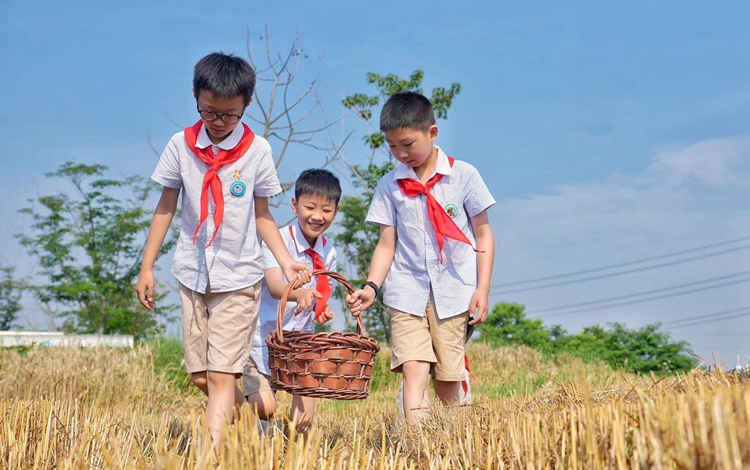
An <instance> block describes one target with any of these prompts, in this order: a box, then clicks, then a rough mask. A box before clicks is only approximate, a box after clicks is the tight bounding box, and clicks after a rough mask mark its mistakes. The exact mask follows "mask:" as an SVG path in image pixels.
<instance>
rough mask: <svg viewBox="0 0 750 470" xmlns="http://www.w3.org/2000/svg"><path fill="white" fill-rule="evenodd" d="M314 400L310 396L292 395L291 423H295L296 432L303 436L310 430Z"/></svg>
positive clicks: (313, 415)
mask: <svg viewBox="0 0 750 470" xmlns="http://www.w3.org/2000/svg"><path fill="white" fill-rule="evenodd" d="M315 401H316V400H315V398H312V397H301V396H299V395H294V396H293V397H292V423H294V424H295V426H296V429H297V432H298V433H300V434H303V435H305V436H307V433H308V431H310V428H311V427H312V422H313V418H314V417H315Z"/></svg>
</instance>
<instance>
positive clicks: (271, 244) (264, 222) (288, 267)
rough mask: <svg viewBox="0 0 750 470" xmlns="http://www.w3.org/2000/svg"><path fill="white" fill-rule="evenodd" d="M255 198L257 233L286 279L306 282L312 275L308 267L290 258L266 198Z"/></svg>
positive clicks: (300, 283) (299, 283)
mask: <svg viewBox="0 0 750 470" xmlns="http://www.w3.org/2000/svg"><path fill="white" fill-rule="evenodd" d="M253 197H254V198H255V226H256V229H257V230H258V235H260V238H261V239H262V240H263V241H264V242H265V243H266V246H268V249H269V250H271V253H273V257H274V258H276V261H278V262H279V266H280V267H281V270H282V272H283V273H284V276H286V278H287V279H289V280H290V282H291V279H299V282H298V286H301V285H303V284H307V283H308V282H310V279H311V277H312V271H311V270H310V267H309V266H307V265H306V264H304V263H299V262H297V261H294V259H292V255H290V254H289V250H288V249H287V248H286V245H284V240H282V239H281V234H280V233H279V227H278V226H277V225H276V221H275V220H274V218H273V215H271V211H270V210H269V209H268V198H267V197H263V196H253Z"/></svg>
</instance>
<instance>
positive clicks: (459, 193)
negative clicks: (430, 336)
mask: <svg viewBox="0 0 750 470" xmlns="http://www.w3.org/2000/svg"><path fill="white" fill-rule="evenodd" d="M436 148H437V150H438V157H437V162H436V165H435V173H440V174H442V175H444V176H443V177H442V179H440V181H438V182H437V183H436V184H435V186H434V187H433V188H432V191H431V192H432V195H433V196H434V197H435V199H436V200H437V201H438V202H439V203H440V205H441V206H442V207H443V210H445V211H446V213H448V214H449V215H451V216H452V218H453V221H454V222H455V223H456V225H457V226H458V228H460V229H461V231H462V232H463V233H464V234H465V235H466V237H467V238H468V239H469V240H470V241H471V243H472V245H473V246H476V239H475V238H474V232H473V230H472V228H471V221H470V220H469V218H470V217H474V216H476V215H477V214H479V213H481V212H482V211H484V210H487V209H488V208H489V207H491V206H492V205H493V204H495V199H493V197H492V195H491V194H490V192H489V190H488V189H487V185H485V183H484V181H483V180H482V177H481V176H480V175H479V172H478V171H477V169H476V168H474V167H473V166H472V165H470V164H468V163H466V162H462V161H459V160H455V162H454V164H453V167H451V166H450V163H449V161H448V157H447V156H446V155H445V153H444V152H443V151H442V150H441V149H440V148H439V147H437V146H436ZM402 178H411V179H415V180H417V181H419V178H417V175H416V173H415V172H414V169H413V168H410V167H408V166H406V165H404V164H403V163H399V164H398V166H397V167H396V169H394V170H392V171H391V172H389V173H387V174H386V175H385V176H383V178H381V180H380V181H379V182H378V186H377V188H376V189H375V194H374V195H373V198H372V203H371V204H370V209H369V211H368V213H367V222H370V223H374V224H378V225H386V226H393V227H396V234H397V240H396V253H395V256H394V258H393V263H392V264H391V269H390V270H389V271H388V276H387V277H386V279H385V282H384V283H383V301H384V303H385V304H386V305H388V306H389V307H392V308H394V309H396V310H400V311H403V312H407V313H411V314H413V315H417V316H424V314H425V309H426V307H427V301H428V299H429V296H430V286H432V288H433V292H434V295H435V308H436V310H437V315H438V318H441V319H442V318H450V317H453V316H456V315H460V314H462V313H463V312H466V311H467V310H468V309H469V302H470V301H471V296H472V294H473V293H474V291H475V290H476V286H477V256H476V253H474V249H473V248H472V247H471V246H469V245H467V244H466V243H463V242H459V241H456V240H453V239H451V238H447V237H446V238H445V241H444V243H443V263H441V262H440V254H439V253H438V244H437V239H436V237H435V230H434V229H433V226H432V223H431V222H430V219H429V216H428V215H427V203H426V201H425V199H426V196H424V195H420V196H417V197H408V196H406V195H404V194H403V193H402V192H401V189H400V188H399V186H398V180H399V179H402Z"/></svg>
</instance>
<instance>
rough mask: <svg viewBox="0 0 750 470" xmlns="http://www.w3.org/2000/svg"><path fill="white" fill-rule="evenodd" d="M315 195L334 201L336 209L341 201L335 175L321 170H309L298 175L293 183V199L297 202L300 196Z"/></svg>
mask: <svg viewBox="0 0 750 470" xmlns="http://www.w3.org/2000/svg"><path fill="white" fill-rule="evenodd" d="M305 195H308V196H310V195H317V196H323V197H324V198H327V199H330V200H331V201H336V207H338V205H339V200H341V183H339V179H338V178H336V175H334V174H333V173H331V172H330V171H328V170H324V169H323V168H310V169H309V170H305V171H303V172H302V173H300V175H299V178H297V182H296V183H294V197H295V199H297V201H299V198H300V196H305Z"/></svg>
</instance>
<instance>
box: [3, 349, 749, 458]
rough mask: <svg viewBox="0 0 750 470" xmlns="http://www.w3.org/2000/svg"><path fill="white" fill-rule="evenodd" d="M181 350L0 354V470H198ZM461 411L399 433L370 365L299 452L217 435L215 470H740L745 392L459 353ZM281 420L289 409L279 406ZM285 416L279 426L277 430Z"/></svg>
mask: <svg viewBox="0 0 750 470" xmlns="http://www.w3.org/2000/svg"><path fill="white" fill-rule="evenodd" d="M179 357H180V345H179V343H177V342H166V343H159V344H151V345H144V346H139V347H137V348H135V349H132V350H126V349H104V348H101V349H89V350H86V349H77V348H43V347H42V348H33V349H30V350H21V351H18V350H3V351H2V352H0V468H3V469H79V468H80V469H84V468H85V469H89V468H106V469H125V468H153V469H204V468H216V465H217V464H216V461H214V460H213V458H212V455H211V454H210V453H209V452H208V451H204V450H205V449H208V446H205V445H202V443H203V442H204V438H205V436H206V434H207V430H205V429H204V427H203V422H202V419H201V415H202V409H203V406H204V400H203V397H202V396H200V395H198V394H197V393H195V392H194V391H193V390H192V389H191V388H190V386H189V385H188V383H187V381H186V378H185V376H184V374H182V373H181V372H180V363H179ZM469 357H470V358H471V360H472V366H473V368H472V370H473V372H474V374H475V375H476V379H474V380H473V382H472V383H473V387H474V390H473V393H474V405H473V406H467V407H459V408H453V409H447V410H446V409H436V410H434V411H433V413H432V416H431V418H430V419H429V420H428V421H427V422H425V424H424V425H423V426H422V427H420V428H407V427H405V426H404V425H402V423H401V422H400V420H399V415H398V414H397V412H396V408H395V395H396V392H397V389H398V382H397V380H396V379H397V377H396V376H395V375H392V374H390V373H389V372H388V371H387V369H386V364H387V359H388V351H387V350H386V351H383V352H381V354H380V355H379V361H378V364H377V365H378V367H377V368H376V369H377V370H376V372H375V375H374V377H373V390H372V393H371V395H370V398H369V399H367V400H365V401H351V402H341V401H338V402H336V401H328V400H322V401H321V402H320V404H319V407H318V419H317V421H316V426H315V428H314V430H313V431H312V433H311V435H310V436H309V438H308V439H307V440H303V439H301V438H296V437H295V436H293V435H292V436H284V434H283V433H281V432H279V433H275V434H273V435H271V436H269V437H265V438H260V437H259V435H258V432H257V431H256V430H255V429H254V428H252V427H251V426H250V425H249V414H248V412H249V410H247V409H245V410H243V413H242V416H241V417H240V420H239V422H238V423H237V424H236V425H235V426H233V427H228V428H227V429H226V439H225V440H226V443H227V445H226V446H225V451H224V453H223V455H222V456H221V459H220V460H219V462H218V467H219V468H226V469H247V468H267V469H391V468H394V469H406V468H413V469H498V468H524V469H543V468H557V469H563V468H564V469H568V468H582V469H584V468H585V469H598V468H617V469H627V468H663V469H671V468H679V469H693V468H695V469H699V468H701V469H702V468H750V445H748V437H747V436H750V389H749V388H748V386H747V383H748V382H746V380H745V377H743V376H738V375H735V374H725V373H706V372H702V371H701V372H698V371H696V372H694V373H691V374H687V375H683V376H669V377H666V378H655V377H637V376H633V375H627V374H623V373H620V372H615V371H612V370H611V369H609V368H607V367H606V366H604V365H592V364H584V363H582V362H580V361H579V360H578V359H573V358H570V357H554V358H547V359H544V358H542V356H541V355H540V354H539V353H537V352H536V351H534V350H531V349H526V348H508V349H498V350H491V349H489V348H487V347H485V346H483V345H474V344H472V345H470V346H469ZM281 401H282V403H283V404H284V407H282V408H286V409H288V405H289V401H290V400H289V398H288V395H285V394H281ZM283 418H284V416H283V415H282V416H280V419H281V420H283Z"/></svg>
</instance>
